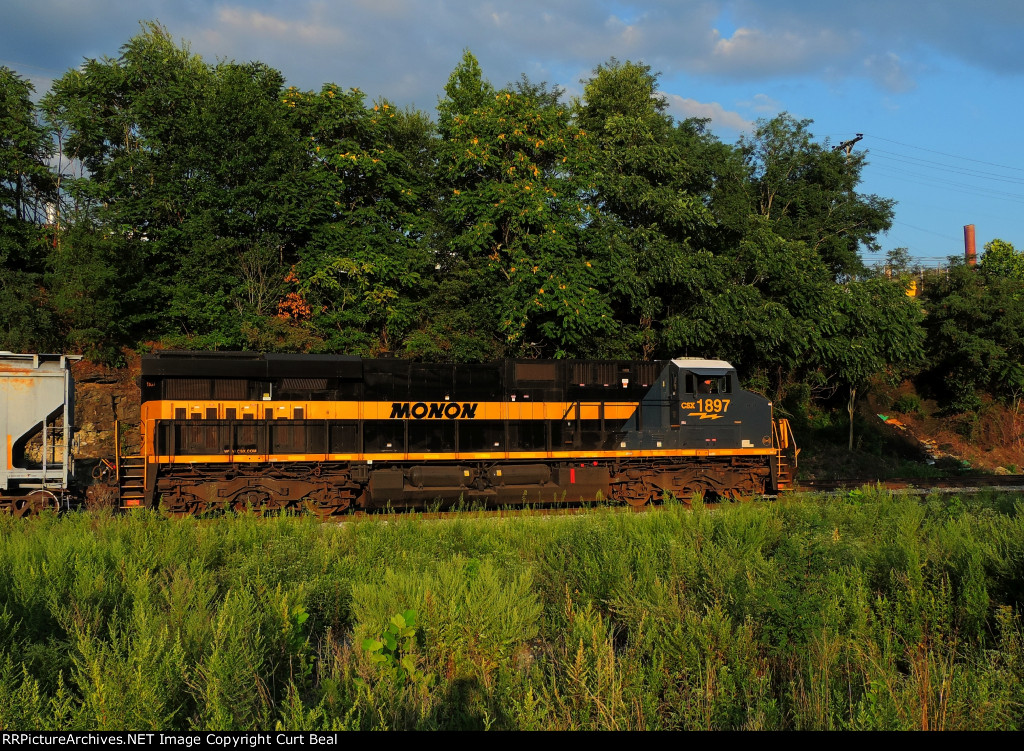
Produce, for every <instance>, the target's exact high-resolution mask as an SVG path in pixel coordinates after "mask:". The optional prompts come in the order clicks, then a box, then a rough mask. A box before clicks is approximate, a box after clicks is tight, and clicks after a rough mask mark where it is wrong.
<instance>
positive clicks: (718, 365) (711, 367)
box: [672, 357, 735, 376]
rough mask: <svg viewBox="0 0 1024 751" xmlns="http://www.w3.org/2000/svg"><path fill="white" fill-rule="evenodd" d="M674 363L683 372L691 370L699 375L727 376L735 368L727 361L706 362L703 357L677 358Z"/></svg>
mask: <svg viewBox="0 0 1024 751" xmlns="http://www.w3.org/2000/svg"><path fill="white" fill-rule="evenodd" d="M672 362H673V363H675V365H676V366H677V367H679V368H682V369H683V370H689V371H690V372H691V373H697V374H698V375H713V376H718V375H725V374H726V373H729V372H731V371H733V370H735V368H734V367H733V366H732V365H731V364H730V363H727V362H726V361H725V360H705V359H704V358H703V357H676V358H674V359H673V360H672Z"/></svg>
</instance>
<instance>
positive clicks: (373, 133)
mask: <svg viewBox="0 0 1024 751" xmlns="http://www.w3.org/2000/svg"><path fill="white" fill-rule="evenodd" d="M285 103H286V105H287V106H288V107H289V109H290V110H291V113H292V116H293V118H294V120H295V122H296V123H297V126H298V129H299V131H300V132H301V134H302V139H303V143H305V144H306V148H307V151H308V156H309V158H310V160H311V163H312V164H313V165H314V167H313V169H311V170H310V171H309V180H310V182H311V185H312V187H313V192H312V193H313V194H312V198H311V202H310V218H309V223H310V226H311V227H312V232H311V235H310V240H309V243H308V244H307V246H306V247H305V248H303V249H302V251H301V252H300V254H299V256H300V258H299V262H298V264H297V265H296V268H295V273H294V275H292V277H291V278H292V281H293V283H294V285H295V289H294V291H293V292H292V293H291V296H290V297H289V298H288V299H287V300H286V302H289V303H291V307H288V306H285V305H283V306H280V315H281V317H283V318H287V319H289V320H290V321H291V322H292V323H293V324H300V325H303V326H305V327H306V328H308V329H310V330H311V331H314V332H315V333H316V335H317V336H318V337H320V338H321V339H322V340H323V342H324V344H323V346H324V347H327V348H328V349H331V350H340V351H350V352H361V353H364V354H372V353H374V352H379V351H381V350H392V349H396V348H397V347H398V346H399V345H400V344H401V343H402V342H403V340H404V337H405V335H406V334H407V332H408V331H409V329H410V328H412V327H413V325H414V324H415V323H416V319H417V313H418V308H419V306H420V304H421V298H422V296H423V294H425V293H424V291H423V276H424V274H425V273H426V271H427V268H428V266H429V264H430V258H429V254H428V253H427V251H426V249H425V245H424V242H423V240H424V238H425V237H426V236H427V235H428V232H429V228H430V214H429V211H427V210H426V209H425V205H426V206H427V207H429V205H430V181H431V178H432V176H433V167H432V161H431V151H432V148H433V143H432V138H433V125H432V124H431V123H430V121H429V120H428V119H427V118H426V116H425V115H423V114H422V113H420V112H417V111H413V110H401V109H398V108H396V107H395V106H394V105H393V104H391V103H390V102H387V101H385V100H381V101H378V102H377V103H375V104H373V105H372V106H367V105H366V104H365V103H364V98H363V94H362V92H360V91H359V90H357V89H350V90H348V91H343V90H341V89H340V88H338V87H337V86H335V85H333V84H329V85H325V86H324V87H323V88H322V89H321V91H320V92H318V93H316V92H300V91H298V90H296V89H289V90H288V91H287V92H286V94H285ZM303 319H306V320H305V322H304V321H303Z"/></svg>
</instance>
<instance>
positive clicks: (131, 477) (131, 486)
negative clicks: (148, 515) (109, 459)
mask: <svg viewBox="0 0 1024 751" xmlns="http://www.w3.org/2000/svg"><path fill="white" fill-rule="evenodd" d="M114 467H115V472H116V476H117V490H118V495H119V497H120V504H121V508H138V507H139V506H144V505H145V501H146V457H144V456H123V455H122V454H121V424H120V421H119V420H115V421H114Z"/></svg>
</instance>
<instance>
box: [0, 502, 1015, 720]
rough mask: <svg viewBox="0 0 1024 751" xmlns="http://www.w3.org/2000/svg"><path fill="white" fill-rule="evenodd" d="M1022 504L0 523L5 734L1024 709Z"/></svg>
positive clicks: (973, 716)
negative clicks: (403, 652)
mask: <svg viewBox="0 0 1024 751" xmlns="http://www.w3.org/2000/svg"><path fill="white" fill-rule="evenodd" d="M1022 512H1024V503H1022V501H1021V499H1020V498H1019V497H1014V496H1009V495H993V496H987V497H986V496H982V497H978V496H973V497H969V498H968V497H965V498H942V497H938V496H935V497H929V498H925V499H923V500H919V499H916V498H911V497H904V496H898V495H897V496H893V495H890V494H888V493H884V492H876V491H873V490H870V489H864V490H862V491H855V492H852V493H849V494H847V495H846V496H842V497H831V498H822V497H814V496H807V497H794V498H791V499H789V500H787V501H784V502H779V503H775V504H769V503H756V504H734V505H724V506H721V507H719V508H716V509H713V510H712V509H709V508H704V507H702V506H700V505H695V506H694V507H693V508H692V509H691V508H689V507H686V506H681V505H678V504H672V503H669V504H667V505H665V506H664V507H662V508H660V509H657V510H654V511H651V512H650V513H647V514H643V515H636V514H621V513H615V512H611V511H601V510H595V511H593V512H590V513H588V514H587V515H585V516H582V517H558V518H535V517H525V516H515V515H512V516H510V517H507V518H504V519H492V518H480V517H477V516H473V515H470V514H467V515H466V516H465V517H462V518H459V519H456V520H453V521H420V520H417V518H416V517H415V516H397V515H392V516H386V517H377V518H371V519H360V520H350V521H348V522H346V523H345V524H343V525H337V526H335V525H326V524H319V523H316V522H313V521H311V520H308V519H302V518H277V519H265V518H257V517H253V516H241V517H237V518H229V519H217V520H195V519H185V520H170V519H165V518H162V517H160V516H159V515H156V514H148V513H138V514H132V515H128V516H123V517H117V516H111V515H109V514H103V513H97V514H70V515H66V516H63V517H56V516H52V515H44V516H42V517H38V518H34V519H27V520H14V519H9V518H0V728H2V729H66V728H81V729H86V728H96V729H121V728H129V729H154V728H163V729H177V730H191V729H198V728H216V729H256V728H274V727H280V728H296V729H315V728H320V729H331V728H334V729H344V728H351V729H371V728H465V729H482V728H496V729H499V728H522V729H598V728H600V729H645V728H652V729H653V728H699V729H719V728H721V729H725V728H729V729H744V728H751V729H929V730H942V729H975V728H978V729H1004V728H1005V729H1020V728H1021V727H1022V726H1024V699H1022V697H1024V624H1022V622H1021V612H1022V603H1024V513H1022ZM408 609H414V610H416V611H417V614H418V616H417V622H416V628H415V632H416V633H415V639H414V640H413V641H412V642H410V644H411V645H412V646H411V647H410V651H409V654H408V657H409V659H410V660H412V663H410V664H413V663H414V665H415V668H416V670H415V671H414V672H410V671H405V670H403V671H402V672H401V673H395V672H391V673H388V672H387V671H384V670H382V669H381V667H380V666H379V664H377V663H376V662H375V661H374V660H373V659H371V657H370V655H369V654H368V653H367V652H366V651H364V650H363V649H362V646H361V645H362V643H363V639H364V638H366V637H376V635H379V634H380V633H381V632H382V629H384V628H385V627H386V626H387V625H388V623H389V620H390V619H391V618H392V617H393V616H394V615H395V614H396V613H402V612H404V611H406V610H408ZM396 675H397V676H399V678H398V679H397V680H396V678H395V676H396Z"/></svg>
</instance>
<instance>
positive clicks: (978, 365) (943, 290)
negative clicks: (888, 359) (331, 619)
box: [922, 264, 1024, 411]
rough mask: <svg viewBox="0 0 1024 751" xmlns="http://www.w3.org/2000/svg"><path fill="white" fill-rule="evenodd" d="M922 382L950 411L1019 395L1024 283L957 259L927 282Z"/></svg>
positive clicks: (1022, 391)
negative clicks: (987, 396)
mask: <svg viewBox="0 0 1024 751" xmlns="http://www.w3.org/2000/svg"><path fill="white" fill-rule="evenodd" d="M927 295H928V298H927V306H928V316H927V318H926V319H925V322H924V329H925V331H926V341H927V356H928V357H927V359H928V363H929V366H928V367H927V368H926V370H925V372H924V373H923V376H922V382H923V383H924V384H925V386H926V387H928V388H929V390H930V391H931V392H932V393H934V394H935V395H936V396H937V397H938V398H939V399H941V400H942V402H943V403H944V404H945V405H946V406H947V407H948V408H949V409H951V410H953V411H970V410H975V409H977V408H978V407H979V406H980V404H981V395H982V394H984V393H989V394H993V395H995V396H997V397H1001V398H1004V399H1008V400H1018V399H1020V398H1021V396H1022V395H1024V283H1022V282H1021V280H1019V279H1016V278H1013V277H1008V276H1002V275H998V274H994V273H990V274H984V273H983V274H979V273H977V271H976V270H975V269H973V268H971V267H969V266H965V265H963V264H956V265H954V266H952V267H951V268H950V270H949V274H948V276H945V277H937V278H936V279H935V280H934V281H933V282H932V283H931V285H929V287H928V288H927Z"/></svg>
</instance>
